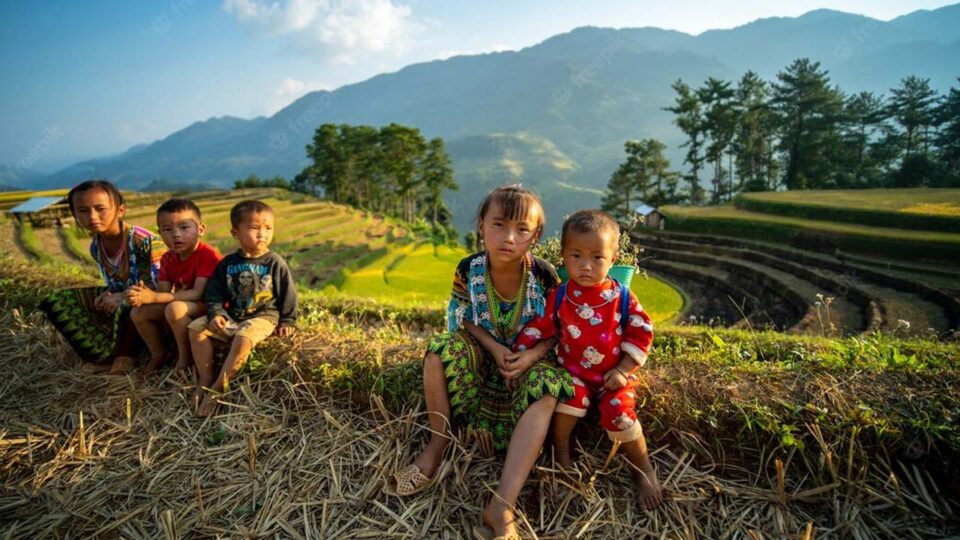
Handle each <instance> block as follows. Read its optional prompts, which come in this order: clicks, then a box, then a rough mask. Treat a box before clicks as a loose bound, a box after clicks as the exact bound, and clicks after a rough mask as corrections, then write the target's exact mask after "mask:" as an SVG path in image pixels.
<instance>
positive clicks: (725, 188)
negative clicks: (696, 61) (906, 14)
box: [611, 58, 960, 204]
mask: <svg viewBox="0 0 960 540" xmlns="http://www.w3.org/2000/svg"><path fill="white" fill-rule="evenodd" d="M673 90H674V92H675V93H676V96H675V100H674V104H673V105H672V106H670V107H667V108H666V110H668V111H670V112H672V113H673V114H674V123H675V124H676V126H677V127H678V128H679V129H680V131H682V132H683V134H684V135H685V141H684V143H683V145H682V147H683V148H685V149H686V154H685V157H684V165H686V171H685V172H684V173H683V174H682V177H681V178H682V180H683V181H684V186H683V188H682V189H679V190H678V191H679V193H680V196H681V197H683V198H685V199H686V200H687V201H689V202H691V203H693V204H702V203H705V202H710V203H713V204H716V203H719V202H722V201H724V200H729V199H730V198H732V197H733V196H735V195H736V194H737V193H740V192H743V191H771V190H781V189H829V188H867V187H887V186H891V187H893V186H897V187H901V186H902V187H907V186H960V142H958V141H960V90H958V89H957V88H951V89H950V91H949V92H948V93H947V94H946V95H938V94H937V92H935V91H934V90H933V89H931V88H930V82H929V80H928V79H923V78H920V77H916V76H910V77H907V78H905V79H903V80H902V81H901V83H900V85H899V86H898V87H897V88H893V89H891V91H890V96H889V97H884V96H878V95H876V94H873V93H871V92H860V93H857V94H846V93H844V92H843V91H842V90H841V89H840V88H839V87H837V86H835V85H833V84H832V83H831V82H830V77H829V74H828V72H827V71H826V70H824V69H822V68H821V67H820V64H819V63H818V62H813V61H811V60H809V59H807V58H801V59H798V60H795V61H794V62H793V63H792V64H790V65H789V66H787V67H786V68H785V69H784V70H782V71H781V72H780V73H778V74H777V77H776V80H774V81H771V82H768V81H764V80H763V79H761V78H760V77H759V76H758V75H757V74H756V73H753V72H747V73H746V74H744V76H743V77H742V78H741V79H740V80H739V81H737V82H736V83H732V82H729V81H723V80H720V79H716V78H709V79H707V80H706V81H704V83H703V84H702V85H701V86H700V87H699V88H694V87H691V86H690V85H689V84H687V83H685V82H684V81H682V80H678V81H677V82H675V83H674V84H673ZM628 144H629V143H628ZM627 153H628V158H627V161H626V162H625V164H624V165H623V166H621V169H624V168H627V169H629V168H630V167H631V166H633V165H631V163H632V162H631V160H634V161H635V160H636V158H635V157H634V154H635V152H631V150H630V148H629V147H628V149H627ZM625 174H626V173H625V172H624V171H622V170H618V171H617V173H615V174H614V178H613V179H611V188H613V187H615V186H614V185H613V184H614V179H616V180H617V182H619V183H618V184H617V186H620V185H623V184H624V182H625V180H624V179H623V178H620V177H621V176H624V175H625ZM632 185H636V184H632ZM617 189H620V191H619V192H618V193H619V194H618V195H617V197H620V198H623V197H624V196H626V192H625V191H623V189H622V188H617ZM634 189H636V188H634ZM675 193H676V192H675ZM630 196H633V195H632V194H631V195H630ZM643 196H644V197H647V199H650V195H649V194H647V195H643Z"/></svg>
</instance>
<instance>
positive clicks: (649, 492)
mask: <svg viewBox="0 0 960 540" xmlns="http://www.w3.org/2000/svg"><path fill="white" fill-rule="evenodd" d="M636 478H637V491H638V492H639V495H640V499H639V502H640V506H641V507H642V508H643V509H644V510H653V509H654V508H658V507H659V506H660V505H661V504H663V493H662V492H661V490H660V482H659V481H658V480H657V473H656V471H654V470H653V468H650V469H644V470H641V471H640V472H638V473H636Z"/></svg>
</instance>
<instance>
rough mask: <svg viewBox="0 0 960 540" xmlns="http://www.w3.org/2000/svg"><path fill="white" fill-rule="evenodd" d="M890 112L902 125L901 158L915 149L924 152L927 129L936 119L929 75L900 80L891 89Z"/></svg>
mask: <svg viewBox="0 0 960 540" xmlns="http://www.w3.org/2000/svg"><path fill="white" fill-rule="evenodd" d="M890 93H891V98H890V106H889V107H890V108H889V111H890V115H891V116H892V117H893V118H894V119H895V120H896V121H897V123H898V124H899V125H900V127H901V128H902V129H903V131H902V133H901V134H900V137H901V139H902V141H903V149H904V153H903V156H904V159H907V158H909V157H910V156H911V155H913V153H914V152H916V151H918V150H919V151H922V152H923V153H924V154H926V153H927V151H928V149H929V147H928V145H929V142H930V138H929V131H930V128H931V127H932V126H933V125H934V123H935V121H936V115H935V112H936V111H935V106H936V102H937V94H936V92H934V91H933V90H932V89H931V88H930V79H921V78H920V77H917V76H915V75H911V76H909V77H907V78H906V79H903V80H901V81H900V87H899V88H894V89H892V90H890Z"/></svg>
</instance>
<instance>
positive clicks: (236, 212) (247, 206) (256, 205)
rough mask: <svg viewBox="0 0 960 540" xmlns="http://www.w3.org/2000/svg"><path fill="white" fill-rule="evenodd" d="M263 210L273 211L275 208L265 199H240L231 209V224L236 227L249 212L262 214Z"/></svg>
mask: <svg viewBox="0 0 960 540" xmlns="http://www.w3.org/2000/svg"><path fill="white" fill-rule="evenodd" d="M263 212H269V213H271V214H272V213H273V208H270V205H269V204H267V203H265V202H263V201H256V200H252V199H251V200H247V201H240V202H238V203H237V204H235V205H233V208H231V209H230V226H231V227H233V228H234V229H236V228H237V227H239V226H240V222H241V221H243V220H244V218H246V217H247V214H260V213H263Z"/></svg>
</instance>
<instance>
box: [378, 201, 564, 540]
mask: <svg viewBox="0 0 960 540" xmlns="http://www.w3.org/2000/svg"><path fill="white" fill-rule="evenodd" d="M543 223H544V215H543V207H542V205H541V203H540V200H539V198H538V197H537V196H536V195H534V194H533V193H532V192H530V191H529V190H526V189H523V188H521V187H520V186H519V185H513V186H504V187H499V188H497V189H495V190H493V191H492V192H491V193H490V194H489V195H487V197H486V198H485V199H484V200H483V203H482V204H481V205H480V209H479V212H478V213H477V232H478V236H479V238H481V239H482V241H483V245H484V248H485V250H484V251H481V252H479V253H476V254H474V255H471V256H469V257H467V258H465V259H463V260H462V261H460V263H459V265H458V266H457V270H456V273H455V275H454V281H453V291H452V294H451V297H450V303H449V306H448V309H447V333H444V334H440V335H438V336H436V337H435V338H433V339H432V340H431V342H430V344H429V346H428V352H427V354H426V357H425V358H424V363H423V386H424V394H425V396H426V404H427V411H428V416H429V420H430V432H431V436H430V442H429V443H428V444H427V446H426V448H425V449H424V450H423V452H422V453H421V454H420V455H419V456H418V457H417V459H416V460H415V461H414V463H413V464H412V465H409V466H408V467H407V468H405V469H403V470H401V471H400V472H398V473H397V474H395V475H394V478H393V485H394V489H395V491H396V492H397V493H398V494H400V495H412V494H414V493H417V492H419V491H422V490H423V489H425V488H427V487H429V486H430V485H432V483H433V482H432V480H433V478H432V477H433V476H434V475H435V473H436V471H437V468H438V466H439V465H440V462H441V460H442V458H443V453H444V451H445V449H446V447H447V444H448V442H449V440H450V438H451V437H452V434H451V423H452V424H453V425H456V426H458V427H461V428H467V429H468V430H472V431H473V432H474V433H476V434H477V438H478V441H480V442H481V443H483V442H485V443H486V444H481V448H484V447H486V448H489V449H490V450H497V451H503V450H506V458H505V460H504V465H503V473H502V476H501V477H500V484H499V486H498V488H497V492H496V494H495V495H494V496H493V498H492V499H491V500H490V503H489V504H487V506H486V508H485V509H484V510H483V517H482V521H483V524H482V526H481V527H478V528H476V529H475V531H474V532H475V535H476V536H480V537H487V536H489V537H493V536H494V534H496V535H498V536H503V535H505V536H507V537H513V536H511V535H516V528H515V526H514V523H513V511H512V508H513V505H514V504H515V502H516V500H517V496H518V495H519V493H520V489H521V487H523V484H524V482H525V481H526V478H527V476H528V475H529V473H530V471H531V469H532V468H533V464H534V461H536V459H537V456H538V453H539V451H540V448H541V446H542V445H543V440H544V437H545V436H546V433H547V429H548V427H549V425H550V418H551V415H552V414H553V410H554V408H555V407H556V404H557V402H558V400H560V401H563V400H566V399H569V398H571V397H573V379H572V377H570V375H569V374H568V373H567V372H566V371H564V370H563V369H560V368H558V367H557V366H556V363H555V362H554V361H552V359H548V358H546V356H547V353H548V352H552V350H553V346H554V345H555V343H556V342H555V341H554V340H546V341H544V342H542V343H540V344H538V345H537V346H534V347H531V348H529V349H527V350H525V351H522V352H517V353H514V352H511V345H512V344H513V342H514V340H516V338H517V335H518V332H519V329H520V328H522V327H523V326H524V325H525V324H526V323H527V322H529V321H530V320H532V319H533V317H534V316H536V315H543V313H544V308H545V298H546V294H547V292H548V291H549V290H550V289H552V288H553V287H554V286H556V285H557V284H558V283H559V279H558V278H557V274H556V270H555V269H554V268H553V266H552V265H550V263H548V262H546V261H544V260H541V259H539V258H536V257H534V256H533V255H532V254H531V253H530V248H531V247H532V246H533V245H534V244H535V243H536V242H537V240H538V239H539V238H540V235H541V233H542V231H543Z"/></svg>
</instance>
